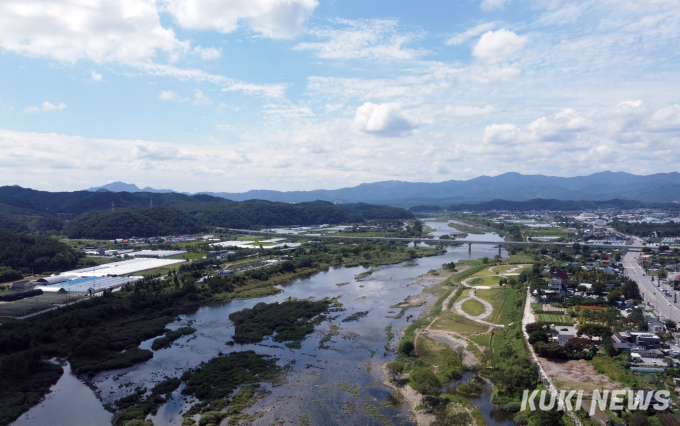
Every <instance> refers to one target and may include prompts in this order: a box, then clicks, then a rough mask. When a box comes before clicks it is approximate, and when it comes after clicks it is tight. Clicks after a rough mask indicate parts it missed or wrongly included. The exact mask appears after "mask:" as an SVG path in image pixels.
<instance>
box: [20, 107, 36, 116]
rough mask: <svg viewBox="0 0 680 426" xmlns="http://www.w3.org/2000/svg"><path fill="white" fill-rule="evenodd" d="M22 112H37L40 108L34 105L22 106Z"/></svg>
mask: <svg viewBox="0 0 680 426" xmlns="http://www.w3.org/2000/svg"><path fill="white" fill-rule="evenodd" d="M22 112H23V113H25V114H38V113H40V108H38V107H34V106H29V107H26V108H24V110H23V111H22Z"/></svg>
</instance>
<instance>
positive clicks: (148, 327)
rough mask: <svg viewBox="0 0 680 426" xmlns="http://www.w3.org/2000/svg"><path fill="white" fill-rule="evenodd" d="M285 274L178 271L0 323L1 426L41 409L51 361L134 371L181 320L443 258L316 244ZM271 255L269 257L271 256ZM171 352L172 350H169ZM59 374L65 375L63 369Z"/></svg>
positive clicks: (396, 248)
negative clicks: (373, 269) (307, 285)
mask: <svg viewBox="0 0 680 426" xmlns="http://www.w3.org/2000/svg"><path fill="white" fill-rule="evenodd" d="M299 250H300V251H299V252H296V253H295V254H294V257H293V261H291V262H290V263H288V264H286V262H284V264H282V266H280V267H278V268H272V269H269V270H266V271H253V272H252V273H246V274H236V275H234V276H232V277H224V278H212V279H208V280H204V281H203V282H197V278H198V277H202V276H203V275H204V274H205V270H204V269H202V268H198V269H189V268H187V270H186V271H182V272H180V271H174V273H172V275H169V276H168V277H166V279H163V280H159V279H156V278H150V279H146V280H144V281H141V282H139V283H138V284H137V285H135V286H129V288H128V287H126V288H124V289H123V290H121V291H120V292H116V293H113V294H109V295H107V296H106V297H97V298H93V299H91V300H86V301H83V302H81V303H79V304H76V305H73V306H69V307H65V308H62V309H58V310H55V311H51V312H47V313H45V314H42V315H39V316H37V317H33V318H30V319H27V320H23V321H19V320H6V321H4V322H3V324H2V325H0V363H2V365H3V370H4V371H13V372H14V373H15V374H3V375H2V377H0V425H8V424H10V423H11V422H12V421H14V419H16V418H17V417H18V416H19V415H21V414H22V413H23V412H25V411H27V410H28V409H29V408H30V407H32V406H35V405H36V404H38V403H39V402H40V401H41V400H42V399H43V398H44V396H45V395H46V394H47V393H48V392H49V389H50V386H52V385H53V384H54V383H56V382H57V380H58V379H59V377H60V374H55V373H56V371H53V370H55V367H54V365H53V364H49V363H47V362H45V359H46V358H48V357H49V358H52V357H60V358H63V359H65V360H67V361H68V362H69V363H70V365H71V366H72V368H73V371H74V373H76V374H78V375H79V376H80V377H81V378H84V377H93V376H94V375H96V374H98V373H99V372H101V371H109V370H115V369H121V368H129V367H131V366H133V365H135V364H139V363H142V362H146V361H148V360H150V359H152V358H153V357H154V356H156V354H157V352H154V351H152V350H150V349H140V348H139V345H140V343H142V342H143V341H147V340H149V339H154V338H158V337H159V336H163V335H165V334H166V333H167V331H168V330H167V329H166V327H167V326H168V324H170V323H172V322H174V321H175V320H176V318H177V317H178V316H181V315H189V314H192V313H195V312H197V310H199V309H200V308H202V307H205V306H219V305H220V304H222V303H224V302H226V301H235V300H245V299H251V298H261V297H269V296H272V295H275V294H277V293H280V292H281V288H280V286H285V285H286V283H289V282H291V281H292V280H295V279H299V278H300V277H304V276H310V275H313V274H316V273H319V272H321V271H324V270H328V268H329V267H331V266H333V265H340V264H342V263H345V262H346V263H349V264H370V263H372V262H374V261H375V262H379V263H382V264H384V263H399V262H403V261H405V260H409V259H414V258H415V259H417V258H421V257H424V256H435V255H437V254H439V253H442V251H441V250H438V249H434V248H425V247H416V248H406V247H405V246H404V245H402V244H389V243H387V242H370V243H369V242H362V243H360V244H357V245H339V244H310V245H309V246H305V247H304V248H301V249H299ZM266 253H267V252H263V254H266ZM163 350H165V351H167V350H169V349H163ZM59 370H60V369H59Z"/></svg>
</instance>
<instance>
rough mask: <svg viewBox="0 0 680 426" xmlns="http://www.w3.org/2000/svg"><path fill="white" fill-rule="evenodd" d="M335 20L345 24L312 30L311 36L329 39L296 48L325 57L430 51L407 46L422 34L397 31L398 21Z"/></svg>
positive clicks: (392, 56) (400, 56)
mask: <svg viewBox="0 0 680 426" xmlns="http://www.w3.org/2000/svg"><path fill="white" fill-rule="evenodd" d="M336 22H337V23H339V24H341V25H343V26H345V27H344V28H341V29H336V28H315V29H312V30H310V31H309V33H310V34H311V35H314V36H315V37H318V38H323V39H328V41H323V42H305V43H300V44H298V45H297V46H295V47H294V48H293V49H295V50H307V51H311V52H315V53H316V55H317V56H318V57H320V58H325V59H372V60H405V59H414V58H417V57H419V56H422V55H424V54H426V53H427V51H426V50H423V49H410V48H407V47H405V45H407V44H408V43H410V42H412V41H414V40H416V39H418V38H420V37H421V36H422V34H414V33H407V32H400V31H398V30H397V21H394V20H380V19H373V20H356V21H351V20H337V21H336Z"/></svg>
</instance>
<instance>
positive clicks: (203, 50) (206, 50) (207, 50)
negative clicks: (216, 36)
mask: <svg viewBox="0 0 680 426" xmlns="http://www.w3.org/2000/svg"><path fill="white" fill-rule="evenodd" d="M194 53H195V54H197V55H198V56H200V57H201V59H205V60H212V59H219V58H221V57H222V52H220V51H219V50H218V49H215V48H214V47H201V46H196V47H194Z"/></svg>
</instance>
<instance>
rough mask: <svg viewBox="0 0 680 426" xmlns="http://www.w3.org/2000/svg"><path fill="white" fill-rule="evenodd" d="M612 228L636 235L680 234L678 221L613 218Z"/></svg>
mask: <svg viewBox="0 0 680 426" xmlns="http://www.w3.org/2000/svg"><path fill="white" fill-rule="evenodd" d="M611 226H612V227H613V228H614V229H616V230H617V231H619V232H622V233H624V234H629V235H636V236H638V237H648V236H654V237H659V238H662V237H677V236H680V223H675V222H668V223H647V222H642V223H630V222H621V221H618V220H614V221H613V222H612V225H611Z"/></svg>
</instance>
